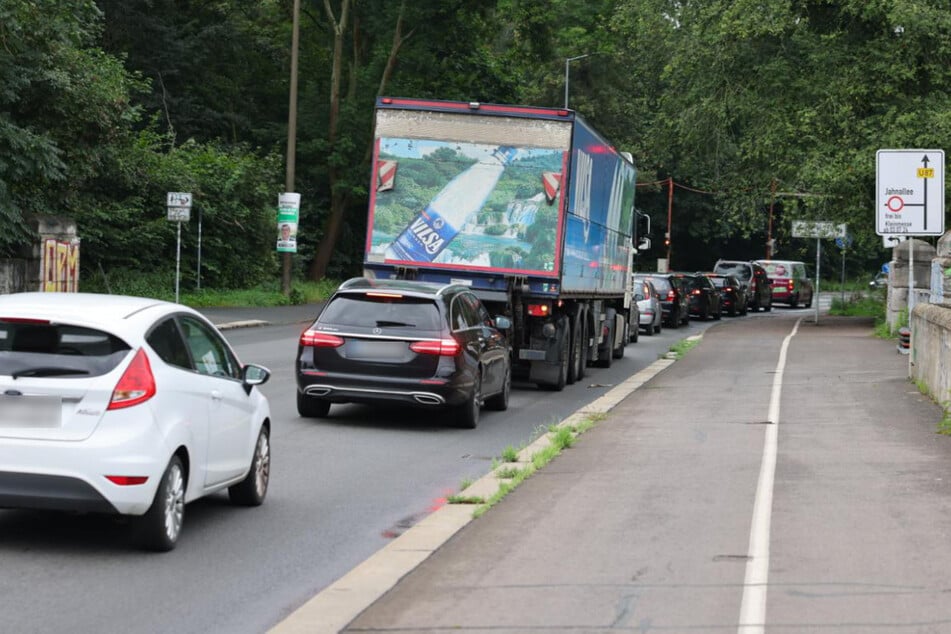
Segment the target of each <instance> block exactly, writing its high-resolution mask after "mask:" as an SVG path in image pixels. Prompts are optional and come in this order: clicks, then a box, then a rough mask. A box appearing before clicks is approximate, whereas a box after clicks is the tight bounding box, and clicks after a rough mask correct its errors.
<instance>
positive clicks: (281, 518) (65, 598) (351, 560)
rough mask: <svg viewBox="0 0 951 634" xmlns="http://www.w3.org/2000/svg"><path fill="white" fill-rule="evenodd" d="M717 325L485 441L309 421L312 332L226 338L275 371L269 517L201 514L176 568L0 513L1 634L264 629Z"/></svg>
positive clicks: (369, 415) (383, 418)
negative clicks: (303, 347)
mask: <svg viewBox="0 0 951 634" xmlns="http://www.w3.org/2000/svg"><path fill="white" fill-rule="evenodd" d="M781 310H782V309H777V310H774V312H773V313H772V315H771V314H769V313H760V314H758V315H755V316H753V315H751V316H749V317H746V318H738V319H764V318H770V317H771V316H775V315H776V314H777V313H779V312H780V311H781ZM801 312H808V311H801ZM724 319H725V320H728V318H724ZM717 323H719V322H714V321H709V322H692V323H691V325H690V326H689V327H684V328H680V329H676V330H671V329H664V331H663V332H662V333H661V334H660V335H656V336H653V337H645V336H641V338H640V342H639V343H637V344H632V345H629V346H628V347H627V349H626V354H625V357H624V358H622V359H619V360H615V362H614V364H613V366H612V367H611V368H609V369H599V368H592V369H590V371H589V373H588V376H587V377H585V379H584V380H583V381H582V382H580V383H578V384H575V385H573V386H570V387H568V388H567V389H566V390H564V391H563V392H549V391H540V390H536V389H534V388H533V387H531V386H521V387H522V389H516V390H514V391H513V394H512V398H511V402H510V408H509V410H508V411H506V412H488V411H485V412H484V413H483V417H482V419H481V421H480V424H479V427H478V429H476V430H461V429H455V428H452V427H451V426H447V425H446V424H445V421H444V419H443V417H442V416H440V415H439V414H437V413H424V412H420V411H418V410H398V409H393V410H378V409H370V408H367V407H364V406H356V405H352V406H334V408H333V409H332V410H331V416H332V418H331V419H330V420H327V421H316V420H306V419H301V418H299V417H298V416H297V412H296V406H295V399H294V393H295V386H294V378H293V358H294V354H295V352H296V342H297V337H298V335H299V333H300V330H301V328H300V326H299V325H284V326H271V327H263V328H248V329H240V330H232V331H228V332H227V336H228V338H229V339H230V340H231V341H232V343H233V344H234V346H235V347H236V350H237V351H238V354H239V356H240V357H241V359H242V360H244V361H246V362H251V361H254V362H258V363H262V364H264V365H266V366H268V367H269V368H271V370H272V371H273V376H272V378H271V380H270V382H269V383H268V384H267V385H265V386H264V392H265V393H266V394H267V395H268V397H269V398H270V400H271V406H272V414H273V419H274V424H273V432H272V452H273V464H272V480H271V488H270V491H269V494H268V499H267V501H266V502H265V504H264V505H263V506H262V507H260V508H255V509H245V508H235V507H232V506H231V505H230V504H229V503H228V501H227V496H226V495H218V496H214V497H211V498H209V499H205V500H201V501H198V502H196V503H193V504H191V505H189V506H188V507H187V510H186V519H185V528H184V532H183V535H182V538H181V541H180V543H179V545H178V547H177V548H176V550H174V551H173V552H171V553H167V554H149V553H143V552H140V551H138V550H136V549H135V548H134V546H133V544H132V543H131V542H130V540H129V538H128V532H127V526H126V524H125V523H124V522H123V521H122V520H118V519H115V518H109V517H96V516H82V515H65V514H54V513H36V512H26V511H0V561H2V562H3V563H2V566H0V613H2V614H3V619H4V620H3V626H2V628H0V629H2V630H4V631H10V632H64V631H70V632H108V631H111V632H125V633H129V634H133V633H137V632H143V633H146V632H170V631H174V632H176V633H182V634H186V633H189V632H196V633H199V632H200V633H202V634H206V633H207V632H229V633H239V634H240V633H243V632H249V633H255V632H262V631H265V630H266V629H268V628H269V627H270V626H272V625H274V624H275V623H277V622H279V621H280V620H281V619H282V618H284V617H285V616H286V615H287V614H289V613H290V612H291V611H293V610H294V609H295V608H297V607H298V606H300V605H301V604H303V603H304V602H305V601H306V600H307V599H308V598H310V597H311V596H312V595H313V594H315V593H316V592H318V591H319V590H321V589H322V588H324V587H326V586H327V585H329V584H330V583H331V582H333V581H334V580H335V579H337V578H339V577H340V576H342V575H343V574H345V573H346V572H347V571H349V570H350V569H352V568H353V567H354V566H355V565H357V564H358V563H360V562H361V561H363V560H364V559H366V558H367V557H368V556H370V555H371V554H373V553H374V552H376V551H377V550H379V549H380V548H381V547H382V546H384V545H385V544H386V543H387V542H388V540H390V539H392V538H393V537H394V536H395V535H398V534H400V533H401V532H402V531H404V530H406V528H407V527H409V526H412V525H413V524H414V523H415V522H416V521H418V520H419V519H420V518H421V517H423V516H425V515H426V514H427V513H428V512H429V511H430V509H432V508H434V506H436V505H438V504H441V503H442V500H443V499H444V498H445V497H446V496H447V495H449V494H451V493H454V492H457V491H458V490H459V489H460V487H461V485H462V483H463V481H465V480H467V479H477V478H478V477H480V476H482V475H484V474H485V473H486V472H488V471H489V470H490V468H491V465H492V460H493V459H495V458H498V457H499V456H500V455H501V454H502V452H503V451H504V450H505V449H506V448H507V447H509V446H512V447H516V448H517V447H521V446H523V445H525V444H527V442H528V441H530V440H531V439H533V438H534V437H535V436H536V435H537V433H538V430H539V429H540V428H547V426H548V425H550V424H551V423H554V422H557V421H559V420H561V419H562V418H564V417H566V416H568V415H569V414H571V413H572V412H574V411H575V410H576V409H578V408H579V407H581V406H583V405H584V404H585V403H587V402H590V401H591V400H594V399H595V398H597V397H599V396H601V395H602V394H604V393H605V392H606V391H607V390H608V389H610V387H611V386H613V385H615V384H617V383H619V382H621V381H623V380H624V379H625V378H627V377H628V376H630V375H632V374H634V373H635V372H637V371H638V370H640V369H642V368H644V367H646V366H647V365H649V364H650V363H651V362H653V361H654V360H655V359H656V358H657V357H658V356H659V355H661V354H663V353H665V352H666V351H667V350H669V349H670V346H671V345H673V344H674V343H675V342H676V341H678V340H680V339H682V338H684V337H686V336H688V335H690V334H694V333H697V332H700V331H702V330H704V329H706V328H708V327H710V326H712V325H715V324H717Z"/></svg>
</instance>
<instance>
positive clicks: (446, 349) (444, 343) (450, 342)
mask: <svg viewBox="0 0 951 634" xmlns="http://www.w3.org/2000/svg"><path fill="white" fill-rule="evenodd" d="M409 349H410V350H412V351H413V352H415V353H416V354H434V355H437V356H440V357H454V356H456V355H457V354H459V353H460V352H462V345H460V344H459V342H458V341H456V340H455V339H440V340H439V341H414V342H413V343H411V344H409Z"/></svg>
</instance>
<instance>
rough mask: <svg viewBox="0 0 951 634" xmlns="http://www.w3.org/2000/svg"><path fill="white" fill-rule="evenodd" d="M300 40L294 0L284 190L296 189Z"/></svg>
mask: <svg viewBox="0 0 951 634" xmlns="http://www.w3.org/2000/svg"><path fill="white" fill-rule="evenodd" d="M299 41H300V0H294V21H293V27H292V31H291V85H290V104H289V106H288V110H287V173H286V176H285V179H284V191H285V192H293V191H294V160H295V157H296V156H297V49H298V43H299ZM281 290H282V291H283V292H284V294H285V295H290V294H291V254H290V252H285V253H284V262H283V271H282V275H281Z"/></svg>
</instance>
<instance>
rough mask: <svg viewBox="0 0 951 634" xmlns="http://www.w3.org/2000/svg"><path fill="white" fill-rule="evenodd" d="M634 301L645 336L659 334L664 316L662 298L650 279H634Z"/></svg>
mask: <svg viewBox="0 0 951 634" xmlns="http://www.w3.org/2000/svg"><path fill="white" fill-rule="evenodd" d="M634 301H636V302H637V308H638V310H639V311H640V313H641V315H640V322H639V324H640V327H641V330H642V331H643V332H644V334H645V335H653V334H655V333H659V332H660V330H661V325H662V323H663V319H664V314H663V310H662V307H661V305H660V296H659V295H658V294H657V291H656V289H654V285H653V284H652V283H651V281H650V280H649V279H645V278H634Z"/></svg>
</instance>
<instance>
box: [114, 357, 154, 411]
mask: <svg viewBox="0 0 951 634" xmlns="http://www.w3.org/2000/svg"><path fill="white" fill-rule="evenodd" d="M153 396H155V377H154V376H153V375H152V366H151V364H150V363H149V358H148V357H147V356H146V354H145V350H143V349H142V348H139V350H138V352H136V353H135V357H133V358H132V363H130V364H129V366H128V367H127V368H126V369H125V372H123V373H122V377H121V378H120V379H119V382H118V383H116V387H115V389H114V390H112V400H111V401H110V402H109V407H108V408H107V409H122V408H124V407H132V406H133V405H138V404H139V403H144V402H145V401H147V400H149V399H150V398H152V397H153Z"/></svg>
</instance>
